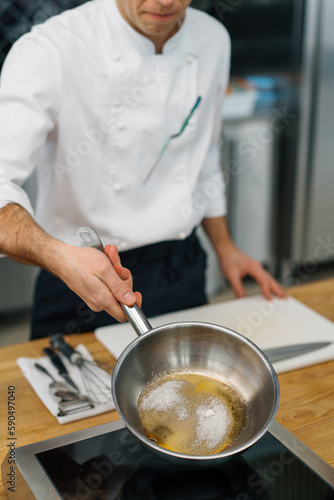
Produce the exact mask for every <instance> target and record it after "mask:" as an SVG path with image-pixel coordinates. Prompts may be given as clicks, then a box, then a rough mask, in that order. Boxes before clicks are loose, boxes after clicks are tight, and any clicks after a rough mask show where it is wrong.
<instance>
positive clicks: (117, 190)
mask: <svg viewBox="0 0 334 500" xmlns="http://www.w3.org/2000/svg"><path fill="white" fill-rule="evenodd" d="M114 190H115V191H116V192H117V193H118V192H119V191H122V186H121V184H115V185H114Z"/></svg>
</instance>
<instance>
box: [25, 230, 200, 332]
mask: <svg viewBox="0 0 334 500" xmlns="http://www.w3.org/2000/svg"><path fill="white" fill-rule="evenodd" d="M120 258H121V262H122V265H123V266H124V267H126V268H128V269H129V270H130V271H131V273H132V276H133V289H134V290H136V291H139V292H141V293H142V296H143V303H142V309H143V311H144V313H145V315H146V316H147V317H153V316H157V315H159V314H165V313H169V312H173V311H178V310H181V309H187V308H190V307H197V306H201V305H203V304H206V303H207V299H206V296H205V267H206V254H205V252H204V250H203V249H202V247H201V245H200V243H199V241H198V238H197V236H196V234H195V232H193V233H192V234H191V235H190V236H189V237H188V238H186V239H185V240H172V241H166V242H161V243H154V244H152V245H147V246H144V247H140V248H136V249H134V250H128V251H127V252H121V253H120ZM114 323H117V320H115V319H114V318H112V317H111V316H110V315H109V314H107V313H106V312H105V311H101V312H94V311H92V310H91V309H89V307H88V306H87V305H86V304H85V302H84V301H83V300H82V299H81V298H80V297H78V296H77V295H76V294H75V293H74V292H73V291H72V290H70V289H69V288H68V286H67V285H66V284H65V283H64V282H63V281H61V280H59V279H58V278H56V277H55V276H53V275H52V274H50V273H48V272H47V271H45V270H41V272H40V274H39V275H38V277H37V281H36V287H35V297H34V305H33V311H32V319H31V339H37V338H41V337H47V336H49V335H51V334H52V333H58V332H60V333H63V334H66V335H68V334H72V333H83V332H89V331H93V330H95V329H96V328H98V327H101V326H105V325H111V324H114Z"/></svg>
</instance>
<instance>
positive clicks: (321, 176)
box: [292, 0, 334, 267]
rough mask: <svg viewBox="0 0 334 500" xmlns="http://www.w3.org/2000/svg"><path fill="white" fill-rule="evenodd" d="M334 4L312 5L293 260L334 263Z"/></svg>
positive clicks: (315, 1) (318, 1) (326, 0)
mask: <svg viewBox="0 0 334 500" xmlns="http://www.w3.org/2000/svg"><path fill="white" fill-rule="evenodd" d="M333 23H334V2H333V0H308V2H307V9H306V18H305V31H304V41H303V42H304V43H303V74H302V86H301V128H300V137H299V150H298V164H297V168H298V170H297V183H296V191H295V200H294V201H295V210H294V228H293V231H292V260H293V261H294V262H295V263H301V262H302V261H310V262H311V263H313V265H314V267H316V266H317V264H318V263H319V262H323V261H326V260H334V221H333V219H334V195H333V191H334V140H333V127H334V97H333V96H334V30H333Z"/></svg>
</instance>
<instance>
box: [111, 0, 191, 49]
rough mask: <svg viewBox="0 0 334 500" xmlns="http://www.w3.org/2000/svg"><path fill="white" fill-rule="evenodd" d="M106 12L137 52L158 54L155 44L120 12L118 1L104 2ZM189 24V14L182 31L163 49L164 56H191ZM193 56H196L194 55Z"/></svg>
mask: <svg viewBox="0 0 334 500" xmlns="http://www.w3.org/2000/svg"><path fill="white" fill-rule="evenodd" d="M104 3H105V8H106V12H107V13H108V16H109V19H110V22H111V24H112V25H113V27H116V26H117V28H118V29H119V28H120V29H121V30H122V31H123V33H124V34H126V35H127V36H128V37H129V38H131V39H132V41H133V46H134V47H136V49H137V50H139V51H141V52H143V53H147V54H152V55H154V54H156V52H155V45H154V43H153V42H152V41H151V40H149V39H148V38H146V37H145V36H143V35H141V34H140V33H138V31H136V30H135V29H134V28H132V26H130V24H129V23H128V22H127V21H126V20H125V19H124V17H123V16H122V15H121V13H120V12H119V10H118V7H117V4H116V0H104ZM188 22H189V16H187V12H186V13H185V18H184V20H183V23H182V26H181V27H180V29H179V30H178V31H177V32H176V33H175V35H173V36H172V37H171V38H169V40H167V42H166V43H165V45H164V47H163V54H164V55H167V54H173V53H175V52H176V51H177V53H178V54H179V55H180V56H181V57H183V56H184V54H189V53H190V52H192V51H191V43H190V39H189V38H190V34H189V30H187V29H186V25H187V23H188ZM192 55H195V54H193V53H192Z"/></svg>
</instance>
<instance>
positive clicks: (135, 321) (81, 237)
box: [74, 226, 152, 336]
mask: <svg viewBox="0 0 334 500" xmlns="http://www.w3.org/2000/svg"><path fill="white" fill-rule="evenodd" d="M74 237H75V239H76V241H77V243H79V245H80V246H81V247H93V248H97V249H98V250H101V252H103V244H102V241H101V239H100V237H99V235H98V234H97V232H96V231H95V229H93V228H92V227H87V226H82V227H79V228H78V229H77V230H76V231H75V233H74ZM121 306H122V309H123V311H124V314H125V316H126V317H127V318H128V320H129V323H130V324H131V326H132V327H133V329H134V330H135V332H136V334H137V335H138V336H139V335H144V333H146V332H148V331H149V330H152V325H151V324H150V322H149V321H148V319H147V318H146V316H145V314H144V313H143V311H142V310H141V309H140V307H138V306H137V304H135V305H134V306H132V307H129V306H126V305H125V304H121Z"/></svg>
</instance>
